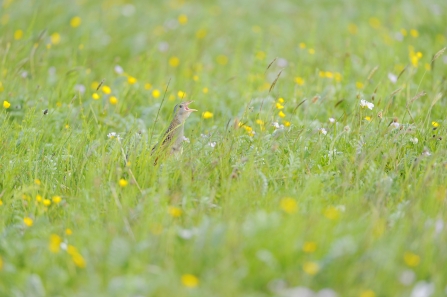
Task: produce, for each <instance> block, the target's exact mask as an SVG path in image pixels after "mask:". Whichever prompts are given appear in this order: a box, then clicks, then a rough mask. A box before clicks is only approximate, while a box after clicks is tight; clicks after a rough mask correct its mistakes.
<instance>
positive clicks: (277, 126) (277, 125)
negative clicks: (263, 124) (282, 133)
mask: <svg viewBox="0 0 447 297" xmlns="http://www.w3.org/2000/svg"><path fill="white" fill-rule="evenodd" d="M272 126H273V127H275V128H276V129H280V130H281V129H284V125H280V124H278V122H273V123H272Z"/></svg>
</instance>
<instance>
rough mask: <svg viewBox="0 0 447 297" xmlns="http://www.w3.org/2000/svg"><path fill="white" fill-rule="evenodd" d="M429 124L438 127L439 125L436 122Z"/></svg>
mask: <svg viewBox="0 0 447 297" xmlns="http://www.w3.org/2000/svg"><path fill="white" fill-rule="evenodd" d="M431 125H432V126H433V127H434V128H438V127H439V123H438V122H431Z"/></svg>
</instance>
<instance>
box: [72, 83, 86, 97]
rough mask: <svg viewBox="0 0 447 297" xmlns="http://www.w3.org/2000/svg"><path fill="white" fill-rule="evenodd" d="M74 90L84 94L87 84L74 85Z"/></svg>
mask: <svg viewBox="0 0 447 297" xmlns="http://www.w3.org/2000/svg"><path fill="white" fill-rule="evenodd" d="M74 90H75V91H76V92H79V93H81V95H83V94H84V93H85V86H84V85H81V84H77V85H75V86H74Z"/></svg>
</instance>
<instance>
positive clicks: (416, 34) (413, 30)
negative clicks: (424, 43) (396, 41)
mask: <svg viewBox="0 0 447 297" xmlns="http://www.w3.org/2000/svg"><path fill="white" fill-rule="evenodd" d="M410 35H411V36H413V37H414V38H417V37H418V36H419V32H418V30H416V29H411V30H410Z"/></svg>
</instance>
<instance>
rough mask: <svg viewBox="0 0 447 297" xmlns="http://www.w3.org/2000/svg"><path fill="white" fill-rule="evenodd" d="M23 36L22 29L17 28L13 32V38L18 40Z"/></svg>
mask: <svg viewBox="0 0 447 297" xmlns="http://www.w3.org/2000/svg"><path fill="white" fill-rule="evenodd" d="M22 37H23V31H22V30H20V29H18V30H16V31H15V32H14V39H15V40H20V39H22Z"/></svg>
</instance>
